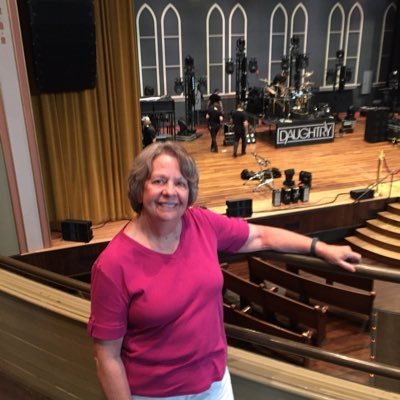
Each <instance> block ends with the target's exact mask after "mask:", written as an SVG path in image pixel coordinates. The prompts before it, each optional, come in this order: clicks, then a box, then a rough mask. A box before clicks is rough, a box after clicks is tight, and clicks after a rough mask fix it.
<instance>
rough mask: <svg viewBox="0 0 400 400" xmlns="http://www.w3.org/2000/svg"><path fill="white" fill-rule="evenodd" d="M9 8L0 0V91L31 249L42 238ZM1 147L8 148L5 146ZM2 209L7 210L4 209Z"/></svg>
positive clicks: (13, 3) (10, 4)
mask: <svg viewBox="0 0 400 400" xmlns="http://www.w3.org/2000/svg"><path fill="white" fill-rule="evenodd" d="M10 10H16V0H8V1H7V0H0V28H1V29H0V60H1V62H0V94H1V96H2V100H3V108H4V111H5V116H6V117H5V118H6V121H5V123H6V128H7V131H8V140H9V143H10V152H11V157H12V160H13V164H14V165H13V169H14V171H13V172H14V174H15V177H16V185H17V190H18V195H19V202H20V205H21V208H20V209H21V212H22V221H23V227H22V228H23V230H24V232H25V237H26V244H27V250H28V251H32V250H36V249H41V248H43V239H42V231H41V225H40V219H39V208H38V202H37V196H36V190H35V183H34V178H33V172H32V162H31V156H30V148H29V143H28V134H27V127H26V119H25V118H26V116H25V114H24V110H23V106H22V98H21V87H20V83H19V77H18V70H17V59H18V54H17V51H16V48H17V49H18V47H16V43H15V38H13V37H12V29H11V26H12V25H11V21H12V18H11V15H13V14H11V13H10ZM14 18H15V16H14ZM14 20H15V19H14ZM14 25H15V24H14ZM18 26H19V24H18ZM17 46H19V50H20V51H21V43H17ZM19 55H20V54H19ZM20 67H21V65H20ZM23 68H25V66H23ZM3 134H4V132H3ZM6 134H7V132H6ZM3 148H4V146H3ZM4 150H5V151H7V149H6V148H4ZM2 156H3V154H2ZM4 158H5V157H4ZM2 165H4V163H2ZM1 167H2V166H1V165H0V168H1ZM7 168H9V166H7ZM3 175H4V173H3ZM11 184H12V183H10V185H11ZM4 197H7V196H4ZM1 207H3V204H1ZM4 211H5V212H6V209H5V210H4ZM4 218H5V217H4ZM8 220H9V222H11V220H12V218H8ZM2 222H3V216H2ZM0 230H1V231H2V232H1V234H2V235H7V234H9V232H10V228H9V227H7V226H5V225H3V223H1V225H0ZM3 230H4V232H3Z"/></svg>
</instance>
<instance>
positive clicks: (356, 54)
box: [344, 3, 364, 85]
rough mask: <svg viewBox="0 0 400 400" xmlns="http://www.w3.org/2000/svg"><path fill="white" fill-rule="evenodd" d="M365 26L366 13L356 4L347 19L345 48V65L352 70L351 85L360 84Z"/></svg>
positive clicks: (349, 82)
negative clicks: (359, 75) (359, 69)
mask: <svg viewBox="0 0 400 400" xmlns="http://www.w3.org/2000/svg"><path fill="white" fill-rule="evenodd" d="M363 26H364V12H363V9H362V7H361V6H360V4H359V3H356V4H354V6H353V7H352V8H351V10H350V12H349V16H348V18H347V29H346V31H347V32H346V42H345V46H344V65H346V67H347V68H350V69H351V72H352V74H351V79H350V80H349V81H348V82H347V84H349V85H355V84H357V83H358V68H359V65H360V52H361V39H362V31H363Z"/></svg>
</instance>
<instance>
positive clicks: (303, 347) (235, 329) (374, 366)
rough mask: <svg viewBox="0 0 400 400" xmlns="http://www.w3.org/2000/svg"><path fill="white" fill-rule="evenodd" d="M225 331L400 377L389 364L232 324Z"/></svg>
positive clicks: (265, 344) (264, 344)
mask: <svg viewBox="0 0 400 400" xmlns="http://www.w3.org/2000/svg"><path fill="white" fill-rule="evenodd" d="M225 333H226V335H227V336H228V337H229V338H233V339H239V340H243V341H245V342H247V343H253V344H257V345H259V346H262V347H265V348H267V349H270V350H274V351H276V350H281V351H285V352H289V353H291V354H295V355H298V356H304V357H309V358H314V359H317V360H321V361H326V362H330V363H332V364H335V365H340V366H342V367H348V368H351V369H355V370H359V371H363V372H367V373H369V374H376V375H381V376H384V377H386V378H393V379H398V380H399V379H400V368H396V367H392V366H390V365H387V364H383V363H378V362H372V361H363V360H358V359H357V358H353V357H348V356H345V355H342V354H337V353H332V352H330V351H326V350H322V349H320V348H316V347H313V346H310V345H307V344H304V343H298V342H294V341H291V340H288V339H283V338H279V337H277V336H272V335H268V334H266V333H261V332H257V331H254V330H251V329H248V328H242V327H239V326H236V325H231V324H225Z"/></svg>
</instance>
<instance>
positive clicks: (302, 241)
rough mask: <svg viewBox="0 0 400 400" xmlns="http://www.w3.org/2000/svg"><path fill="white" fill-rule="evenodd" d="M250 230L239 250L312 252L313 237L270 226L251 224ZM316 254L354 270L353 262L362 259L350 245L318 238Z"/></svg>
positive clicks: (242, 251) (344, 267) (315, 245)
mask: <svg viewBox="0 0 400 400" xmlns="http://www.w3.org/2000/svg"><path fill="white" fill-rule="evenodd" d="M249 228H250V232H249V238H248V239H247V241H246V243H245V244H244V245H243V246H242V248H241V249H240V250H239V252H240V253H247V252H252V251H259V250H274V251H279V252H288V253H300V254H310V252H311V250H312V249H311V244H312V238H310V237H308V236H305V235H300V234H298V233H295V232H292V231H289V230H286V229H282V228H274V227H270V226H263V225H255V224H249ZM314 254H315V255H316V256H317V257H320V258H322V259H323V260H325V261H326V262H328V263H330V264H334V265H337V266H339V267H341V268H343V269H346V270H348V271H351V272H354V271H355V266H354V265H353V263H358V262H360V261H361V255H360V254H359V253H356V252H354V251H353V250H352V249H351V247H350V246H337V245H330V244H327V243H325V242H322V241H320V240H318V241H317V242H315V243H314Z"/></svg>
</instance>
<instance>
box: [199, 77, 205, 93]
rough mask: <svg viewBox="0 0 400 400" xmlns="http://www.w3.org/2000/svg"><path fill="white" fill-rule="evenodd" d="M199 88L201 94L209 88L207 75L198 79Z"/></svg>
mask: <svg viewBox="0 0 400 400" xmlns="http://www.w3.org/2000/svg"><path fill="white" fill-rule="evenodd" d="M197 89H199V90H200V92H201V94H204V93H205V92H206V90H207V79H206V78H205V77H201V78H199V80H198V81H197Z"/></svg>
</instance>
